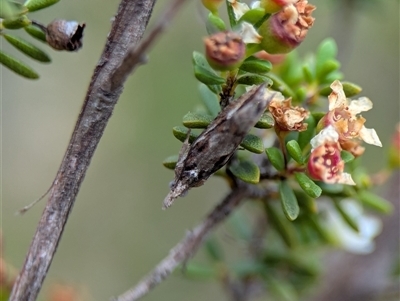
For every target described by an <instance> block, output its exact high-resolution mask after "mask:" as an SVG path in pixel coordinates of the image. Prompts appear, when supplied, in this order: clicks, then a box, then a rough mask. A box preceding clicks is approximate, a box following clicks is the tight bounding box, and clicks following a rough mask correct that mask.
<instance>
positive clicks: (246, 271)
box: [229, 259, 265, 279]
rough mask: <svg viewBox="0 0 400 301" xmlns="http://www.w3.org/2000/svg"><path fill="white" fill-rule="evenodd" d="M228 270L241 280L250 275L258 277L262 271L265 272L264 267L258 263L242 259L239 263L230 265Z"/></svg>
mask: <svg viewBox="0 0 400 301" xmlns="http://www.w3.org/2000/svg"><path fill="white" fill-rule="evenodd" d="M229 268H230V269H231V270H232V272H233V273H234V274H235V275H236V276H237V277H239V278H241V279H243V278H245V277H249V276H252V275H259V274H260V273H261V272H262V271H263V270H265V265H264V264H263V263H262V262H260V261H256V260H252V259H242V260H241V261H238V262H236V263H234V264H233V265H230V266H229Z"/></svg>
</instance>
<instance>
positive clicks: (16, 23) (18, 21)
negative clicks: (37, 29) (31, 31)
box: [1, 15, 32, 29]
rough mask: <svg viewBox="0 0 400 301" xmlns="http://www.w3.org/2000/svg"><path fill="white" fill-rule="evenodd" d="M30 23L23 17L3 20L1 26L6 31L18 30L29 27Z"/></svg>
mask: <svg viewBox="0 0 400 301" xmlns="http://www.w3.org/2000/svg"><path fill="white" fill-rule="evenodd" d="M31 23H32V22H31V20H29V19H28V17H27V16H25V15H23V16H20V17H16V18H10V19H5V20H3V22H2V23H1V24H2V25H3V27H4V28H7V29H20V28H23V27H25V26H28V25H30V24H31Z"/></svg>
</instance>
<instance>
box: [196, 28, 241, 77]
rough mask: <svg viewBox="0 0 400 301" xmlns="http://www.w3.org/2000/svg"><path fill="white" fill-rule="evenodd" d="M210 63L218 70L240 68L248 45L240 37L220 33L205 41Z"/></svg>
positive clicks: (234, 34)
mask: <svg viewBox="0 0 400 301" xmlns="http://www.w3.org/2000/svg"><path fill="white" fill-rule="evenodd" d="M204 44H205V46H206V58H207V61H208V63H209V64H210V65H211V67H213V68H214V69H217V70H222V71H226V70H232V69H234V68H237V67H239V66H240V64H241V63H242V62H243V60H244V57H245V52H246V44H245V43H244V42H243V40H242V38H241V36H240V35H238V34H236V33H234V32H230V31H224V32H218V33H216V34H213V35H212V36H209V37H207V38H205V39H204Z"/></svg>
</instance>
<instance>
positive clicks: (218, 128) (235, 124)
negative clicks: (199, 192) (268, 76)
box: [163, 84, 273, 209]
mask: <svg viewBox="0 0 400 301" xmlns="http://www.w3.org/2000/svg"><path fill="white" fill-rule="evenodd" d="M272 96H273V95H269V96H268V95H266V93H265V84H262V85H260V86H257V87H254V88H253V89H251V90H250V91H248V92H247V93H245V94H243V95H242V96H241V97H239V98H238V99H237V100H235V101H232V102H231V103H230V104H229V105H227V106H226V107H225V108H224V109H223V110H222V111H221V112H220V113H219V115H218V116H217V117H216V118H215V119H214V120H213V122H212V123H211V124H210V125H209V126H208V127H207V128H206V129H205V130H204V131H203V132H202V133H201V134H200V135H199V136H198V137H197V139H196V140H195V141H194V142H193V143H192V144H191V145H190V146H189V144H188V143H189V142H188V139H186V141H185V142H184V144H183V146H182V149H181V151H180V154H179V160H178V162H177V164H176V167H175V179H174V181H173V182H172V184H171V191H170V192H169V193H168V195H167V196H166V198H165V199H164V206H163V208H164V209H166V208H168V207H170V206H171V205H172V203H173V202H174V200H175V199H176V198H177V197H179V196H182V195H183V194H184V193H185V192H187V191H188V190H189V189H190V188H192V187H198V186H201V185H203V184H204V182H205V181H206V180H207V179H208V178H209V177H210V176H211V175H212V174H213V173H214V172H216V171H217V170H218V169H220V168H221V167H223V166H224V165H225V164H226V163H227V162H228V160H229V159H230V158H231V157H232V155H233V153H234V152H235V150H236V149H237V147H238V146H239V144H240V143H241V142H242V141H243V139H244V137H245V136H246V134H247V133H248V132H249V131H250V129H251V128H252V127H253V126H254V125H255V124H256V123H257V121H258V120H259V119H260V117H261V115H262V113H264V111H265V110H266V108H267V106H268V103H269V101H270V100H271V99H272Z"/></svg>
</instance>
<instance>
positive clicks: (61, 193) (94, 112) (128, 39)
mask: <svg viewBox="0 0 400 301" xmlns="http://www.w3.org/2000/svg"><path fill="white" fill-rule="evenodd" d="M180 1H182V0H179V1H178V2H180ZM154 3H155V0H122V1H121V3H120V5H119V8H118V13H117V15H116V17H115V20H114V22H113V25H112V28H111V32H110V34H109V36H108V38H107V42H106V45H105V48H104V50H103V53H102V55H101V58H100V60H99V63H98V65H97V66H96V68H95V70H94V74H93V76H92V80H91V83H90V85H89V88H88V91H87V94H86V98H85V101H84V104H83V107H82V109H81V112H80V114H79V117H78V121H77V123H76V125H75V129H74V131H73V134H72V137H71V140H70V142H69V145H68V148H67V151H66V153H65V155H64V158H63V160H62V163H61V166H60V168H59V170H58V173H57V176H56V178H55V180H54V185H53V187H52V189H51V191H50V195H49V199H48V202H47V204H46V207H45V209H44V212H43V214H42V217H41V220H40V222H39V225H38V227H37V230H36V233H35V236H34V238H33V241H32V243H31V246H30V248H29V251H28V254H27V256H26V259H25V263H24V266H23V268H22V270H21V272H20V274H19V276H18V278H17V279H16V281H15V284H14V287H13V290H12V292H11V296H10V299H9V301H34V300H35V299H36V298H37V295H38V293H39V291H40V288H41V286H42V283H43V281H44V279H45V277H46V273H47V271H48V269H49V267H50V264H51V261H52V259H53V256H54V253H55V251H56V248H57V245H58V243H59V241H60V239H61V235H62V232H63V230H64V226H65V223H66V222H67V219H68V216H69V213H70V211H71V209H72V206H73V204H74V202H75V199H76V196H77V194H78V191H79V188H80V185H81V183H82V181H83V179H84V177H85V174H86V170H87V169H88V167H89V164H90V160H91V159H92V157H93V154H94V152H95V150H96V147H97V144H98V143H99V141H100V138H101V137H102V135H103V132H104V129H105V127H106V125H107V122H108V120H109V118H110V117H111V114H112V111H113V109H114V107H115V105H116V103H117V101H118V99H119V96H120V94H121V92H122V88H123V84H124V80H125V79H126V76H127V75H126V76H125V78H123V79H122V80H120V81H119V82H114V84H113V85H112V84H111V82H110V78H111V75H112V74H114V71H115V70H116V69H118V67H119V66H120V65H121V63H122V61H123V60H124V58H125V56H126V55H127V53H128V52H129V49H130V48H131V47H132V46H131V45H134V46H135V45H137V44H138V43H139V41H140V40H141V38H142V36H143V33H144V30H145V28H146V26H147V23H148V20H149V18H150V16H151V13H152V10H153V6H154ZM145 49H148V48H145ZM142 55H143V54H142ZM135 64H136V63H135V62H134V63H133V65H132V66H131V67H130V70H133V69H134V67H135Z"/></svg>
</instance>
